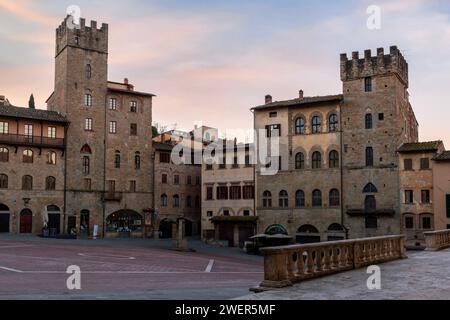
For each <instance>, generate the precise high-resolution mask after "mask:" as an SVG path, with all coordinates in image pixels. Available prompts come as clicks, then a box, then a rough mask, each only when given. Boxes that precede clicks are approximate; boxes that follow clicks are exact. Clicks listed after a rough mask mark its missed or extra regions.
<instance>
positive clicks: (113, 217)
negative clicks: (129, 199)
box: [106, 210, 143, 235]
mask: <svg viewBox="0 0 450 320" xmlns="http://www.w3.org/2000/svg"><path fill="white" fill-rule="evenodd" d="M142 226H143V217H142V216H141V215H140V214H139V213H137V212H136V211H133V210H119V211H116V212H114V213H112V214H110V215H109V216H108V217H107V218H106V232H118V233H119V234H128V235H130V234H131V233H132V232H142V231H143V230H142Z"/></svg>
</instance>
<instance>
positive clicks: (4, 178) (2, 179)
mask: <svg viewBox="0 0 450 320" xmlns="http://www.w3.org/2000/svg"><path fill="white" fill-rule="evenodd" d="M8 184H9V177H8V175H6V174H4V173H1V174H0V189H8Z"/></svg>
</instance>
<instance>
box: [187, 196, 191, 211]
mask: <svg viewBox="0 0 450 320" xmlns="http://www.w3.org/2000/svg"><path fill="white" fill-rule="evenodd" d="M186 207H187V208H191V207H192V197H191V196H187V197H186Z"/></svg>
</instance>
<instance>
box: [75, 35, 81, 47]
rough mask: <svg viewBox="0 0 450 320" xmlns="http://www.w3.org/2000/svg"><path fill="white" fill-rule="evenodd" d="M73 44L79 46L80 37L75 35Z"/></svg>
mask: <svg viewBox="0 0 450 320" xmlns="http://www.w3.org/2000/svg"><path fill="white" fill-rule="evenodd" d="M75 44H76V45H77V46H79V45H80V37H78V36H77V37H75Z"/></svg>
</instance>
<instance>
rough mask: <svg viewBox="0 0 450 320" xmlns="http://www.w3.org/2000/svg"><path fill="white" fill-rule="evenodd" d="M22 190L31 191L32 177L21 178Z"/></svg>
mask: <svg viewBox="0 0 450 320" xmlns="http://www.w3.org/2000/svg"><path fill="white" fill-rule="evenodd" d="M22 190H33V177H32V176H23V177H22Z"/></svg>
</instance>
